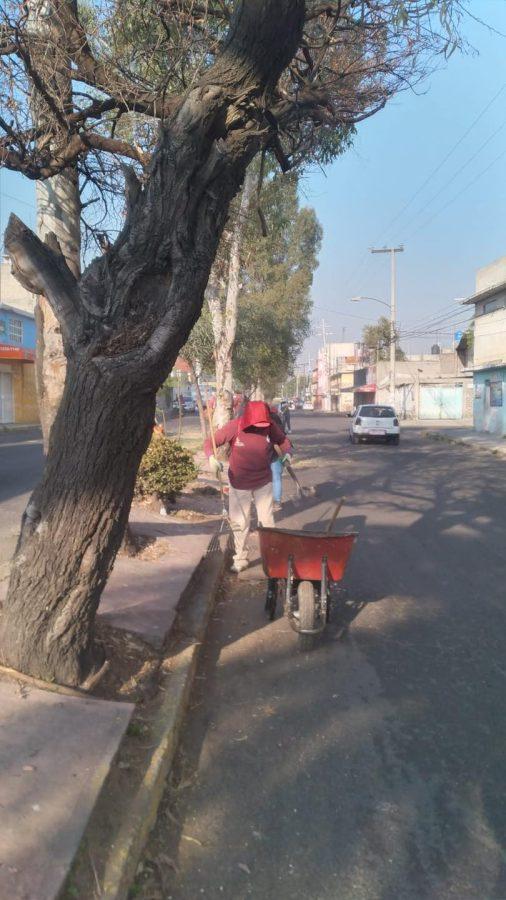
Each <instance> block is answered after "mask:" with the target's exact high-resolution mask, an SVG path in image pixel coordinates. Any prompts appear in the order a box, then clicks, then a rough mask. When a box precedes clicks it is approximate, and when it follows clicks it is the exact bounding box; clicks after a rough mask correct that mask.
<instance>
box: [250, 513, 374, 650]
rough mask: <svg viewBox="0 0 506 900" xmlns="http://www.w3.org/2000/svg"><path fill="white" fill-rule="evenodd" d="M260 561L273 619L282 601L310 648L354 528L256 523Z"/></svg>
mask: <svg viewBox="0 0 506 900" xmlns="http://www.w3.org/2000/svg"><path fill="white" fill-rule="evenodd" d="M259 535H260V553H261V556H262V565H263V569H264V572H265V574H266V576H267V578H268V587H267V597H266V601H265V609H266V612H267V613H268V614H269V617H270V618H271V620H272V619H274V617H275V615H276V608H277V602H278V600H279V601H284V610H285V614H286V615H287V616H288V620H289V622H290V625H291V626H292V628H293V629H294V631H296V632H297V633H298V634H299V646H300V647H301V649H303V650H308V649H310V648H311V646H312V644H313V638H314V636H315V635H317V634H320V633H321V632H322V631H323V629H324V628H325V625H326V623H327V622H328V620H329V613H330V587H331V585H332V584H333V583H336V582H339V581H341V580H342V578H343V576H344V573H345V570H346V566H347V563H348V560H349V558H350V554H351V551H352V549H353V545H354V543H355V541H356V539H357V532H346V533H344V534H332V533H329V532H310V531H290V530H288V529H286V528H259Z"/></svg>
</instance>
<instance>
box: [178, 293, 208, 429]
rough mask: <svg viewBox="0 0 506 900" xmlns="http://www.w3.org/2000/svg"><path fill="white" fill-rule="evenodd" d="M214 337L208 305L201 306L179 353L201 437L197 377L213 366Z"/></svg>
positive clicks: (201, 408)
mask: <svg viewBox="0 0 506 900" xmlns="http://www.w3.org/2000/svg"><path fill="white" fill-rule="evenodd" d="M214 350H215V348H214V338H213V326H212V322H211V313H210V312H209V309H208V307H206V306H205V307H203V309H202V315H201V316H200V319H199V320H198V322H196V324H195V325H194V326H193V328H192V332H191V334H190V337H189V338H188V340H187V341H186V344H185V345H184V347H183V348H182V349H181V351H180V353H179V355H180V356H182V357H183V359H185V360H186V362H187V363H188V365H189V367H190V381H191V383H192V384H193V386H194V388H195V395H196V399H197V406H198V410H199V420H200V430H201V431H202V437H203V438H204V439H205V438H206V437H207V429H206V418H205V411H204V402H203V399H202V392H201V390H200V383H199V379H200V378H201V376H202V374H203V373H204V372H210V371H212V370H213V368H214Z"/></svg>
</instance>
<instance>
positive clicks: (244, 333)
mask: <svg viewBox="0 0 506 900" xmlns="http://www.w3.org/2000/svg"><path fill="white" fill-rule="evenodd" d="M321 238H322V230H321V226H320V224H319V223H318V220H317V218H316V215H315V213H314V210H312V209H309V208H304V207H302V208H301V207H300V203H299V198H298V179H297V176H296V175H295V174H293V173H291V174H290V175H285V176H279V175H274V176H272V177H270V178H269V179H268V180H267V182H266V183H265V185H264V188H263V191H262V216H261V217H260V216H258V215H253V216H250V217H249V219H248V223H247V226H246V232H245V240H244V259H243V271H242V290H241V293H240V296H239V317H238V327H237V339H236V345H235V352H234V377H235V379H236V381H237V382H239V383H240V384H241V386H242V387H243V388H245V389H246V390H248V389H251V388H261V389H262V390H263V391H265V392H266V393H273V392H274V391H275V389H276V387H277V385H278V384H279V382H280V381H283V380H284V379H285V378H286V377H287V376H288V375H289V374H290V372H291V369H292V367H293V364H294V362H295V358H296V356H297V354H298V353H299V350H300V348H301V345H302V343H303V341H304V339H305V337H306V336H307V334H308V332H309V319H310V312H311V299H310V291H311V285H312V281H313V273H314V270H315V269H316V266H317V265H318V252H319V249H320V245H321Z"/></svg>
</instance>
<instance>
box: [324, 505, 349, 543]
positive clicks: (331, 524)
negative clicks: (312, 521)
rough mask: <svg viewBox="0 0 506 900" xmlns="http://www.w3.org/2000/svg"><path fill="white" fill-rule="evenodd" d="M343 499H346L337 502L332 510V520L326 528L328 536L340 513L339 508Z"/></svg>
mask: <svg viewBox="0 0 506 900" xmlns="http://www.w3.org/2000/svg"><path fill="white" fill-rule="evenodd" d="M345 499H346V497H341V499H340V500H338V502H337V503H336V508H335V509H334V512H333V513H332V518H331V520H330V522H329V524H328V527H327V534H330V532H331V531H332V529H333V527H334V522H335V521H336V519H337V517H338V515H339V513H340V512H341V507H342V505H343V503H344V501H345Z"/></svg>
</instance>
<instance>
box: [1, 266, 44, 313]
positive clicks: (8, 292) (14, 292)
mask: <svg viewBox="0 0 506 900" xmlns="http://www.w3.org/2000/svg"><path fill="white" fill-rule="evenodd" d="M0 303H5V304H6V305H7V306H15V307H16V309H22V310H24V311H25V312H29V313H33V312H34V309H35V295H34V294H30V292H29V291H27V290H25V288H24V287H21V285H20V283H19V281H17V279H16V278H14V275H13V274H12V273H11V265H10V263H9V262H3V263H1V265H0Z"/></svg>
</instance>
